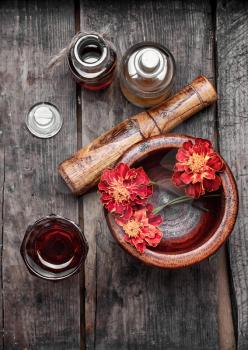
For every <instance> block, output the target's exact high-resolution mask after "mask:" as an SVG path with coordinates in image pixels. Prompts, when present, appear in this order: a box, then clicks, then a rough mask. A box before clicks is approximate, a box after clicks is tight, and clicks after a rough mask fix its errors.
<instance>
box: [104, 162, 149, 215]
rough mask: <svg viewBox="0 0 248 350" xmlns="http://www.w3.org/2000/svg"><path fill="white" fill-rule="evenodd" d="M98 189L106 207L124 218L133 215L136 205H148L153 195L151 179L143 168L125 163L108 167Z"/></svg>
mask: <svg viewBox="0 0 248 350" xmlns="http://www.w3.org/2000/svg"><path fill="white" fill-rule="evenodd" d="M98 189H99V192H100V194H101V201H102V203H103V205H104V207H105V208H106V209H107V210H108V211H109V212H111V213H113V214H115V215H118V216H121V217H123V218H124V219H129V218H130V217H131V215H132V212H133V207H134V206H135V205H146V203H147V198H148V197H149V196H151V195H152V185H151V181H150V179H149V178H148V176H147V175H146V173H145V172H144V170H143V168H141V167H140V168H138V169H130V168H129V166H128V165H127V164H124V163H120V164H119V165H117V166H116V167H115V168H114V169H106V170H105V171H104V172H103V174H102V177H101V181H100V183H99V185H98Z"/></svg>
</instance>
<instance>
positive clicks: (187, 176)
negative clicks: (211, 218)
mask: <svg viewBox="0 0 248 350" xmlns="http://www.w3.org/2000/svg"><path fill="white" fill-rule="evenodd" d="M176 159H177V161H178V162H177V163H176V164H175V168H174V173H173V177H172V181H173V182H174V183H175V185H177V186H185V193H186V194H187V195H188V196H190V197H195V198H199V197H200V196H202V195H204V194H205V192H206V191H207V192H213V191H217V190H218V189H219V187H220V185H221V179H220V177H219V176H218V174H217V173H218V172H219V171H221V170H223V167H224V164H223V161H222V159H221V158H220V156H219V155H218V154H217V153H216V152H215V151H214V149H213V146H212V144H211V142H210V141H208V140H204V139H199V138H198V139H195V143H193V142H192V141H191V140H190V141H188V142H184V144H183V146H182V147H181V148H180V149H179V150H178V152H177V155H176Z"/></svg>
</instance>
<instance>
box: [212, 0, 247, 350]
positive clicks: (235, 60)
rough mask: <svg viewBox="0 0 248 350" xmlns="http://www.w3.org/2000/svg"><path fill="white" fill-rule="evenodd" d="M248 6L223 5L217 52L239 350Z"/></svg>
mask: <svg viewBox="0 0 248 350" xmlns="http://www.w3.org/2000/svg"><path fill="white" fill-rule="evenodd" d="M247 32H248V3H247V2H245V1H219V2H218V7H217V44H218V46H217V53H218V57H217V59H218V91H219V97H220V98H219V104H218V114H219V133H220V151H221V153H222V155H223V157H224V158H225V159H226V161H227V162H228V163H229V165H230V167H231V169H232V171H233V172H234V174H235V176H236V180H237V183H238V189H239V194H240V209H239V218H238V221H237V224H236V227H235V230H234V232H233V234H232V236H231V238H230V243H229V257H230V267H231V273H232V281H233V297H234V298H233V306H235V305H236V310H235V314H236V331H237V348H238V349H239V350H246V349H247V348H248V302H247V299H248V249H247V247H248V236H247V233H248V216H247V211H248V192H247V191H248V171H247V166H248V152H247V147H248V141H247V140H248V117H247V111H248V109H247V105H248V94H247V84H248V76H247V66H248V41H247Z"/></svg>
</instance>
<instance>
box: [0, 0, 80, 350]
mask: <svg viewBox="0 0 248 350" xmlns="http://www.w3.org/2000/svg"><path fill="white" fill-rule="evenodd" d="M74 30H75V23H74V3H73V1H42V2H39V1H28V2H27V1H6V2H1V5H0V32H1V41H0V78H1V87H0V90H1V103H0V105H1V132H2V134H1V140H4V147H5V183H4V222H3V226H2V227H3V257H2V273H3V276H2V285H3V291H2V292H3V311H4V338H3V341H4V343H3V349H4V350H19V349H22V350H23V349H28V350H38V349H39V350H78V349H79V330H80V324H79V322H80V320H79V319H80V311H79V307H80V305H79V283H78V276H75V277H73V278H71V279H69V280H65V281H63V282H58V283H52V282H49V281H43V280H40V279H38V278H36V277H33V276H31V275H30V274H29V272H28V271H27V269H26V268H25V265H24V263H23V261H22V258H21V255H20V253H19V248H20V245H21V241H22V238H23V236H24V232H25V230H26V227H27V225H28V224H30V223H32V222H34V221H35V220H36V219H37V218H39V217H41V216H43V215H47V214H50V213H56V214H60V215H64V216H65V217H68V218H70V219H73V220H75V221H77V219H78V209H77V202H76V200H75V199H74V198H72V196H71V195H70V194H69V193H68V191H67V189H66V188H65V187H64V186H63V184H62V183H61V180H60V179H59V177H58V175H57V171H56V169H57V164H58V163H59V162H60V161H62V160H63V159H64V157H66V156H68V155H69V154H71V152H73V151H75V149H76V142H77V140H76V138H77V137H76V135H77V130H76V110H75V109H76V97H75V84H74V82H73V81H72V80H71V79H70V76H69V74H67V71H65V70H64V68H63V66H62V68H61V69H60V70H58V71H56V72H55V74H54V76H51V75H46V72H45V68H46V66H47V63H48V60H49V59H50V57H51V55H54V54H55V53H57V52H58V50H60V49H61V48H63V47H64V45H65V44H66V43H67V42H68V41H69V40H70V38H71V37H72V36H73V35H74ZM40 101H49V102H52V103H54V104H55V105H56V106H57V107H58V109H59V110H60V112H61V114H62V116H63V118H64V126H63V128H62V130H61V132H60V133H59V134H58V135H57V136H55V137H54V138H51V139H46V140H41V139H38V138H35V137H33V136H32V135H31V134H30V133H29V132H28V130H27V129H26V127H25V116H26V114H27V112H28V110H29V108H30V107H31V106H32V105H33V104H34V103H37V102H40ZM2 144H3V141H1V146H2ZM2 164H3V163H2V155H1V172H2ZM1 184H2V179H1Z"/></svg>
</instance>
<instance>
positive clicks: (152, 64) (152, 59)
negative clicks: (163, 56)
mask: <svg viewBox="0 0 248 350" xmlns="http://www.w3.org/2000/svg"><path fill="white" fill-rule="evenodd" d="M159 56H160V55H159V52H158V51H157V50H153V49H146V50H144V52H142V54H141V56H140V60H139V65H140V67H141V69H142V70H143V71H144V72H146V73H152V72H154V71H155V70H156V68H157V67H158V65H159V62H160V57H159Z"/></svg>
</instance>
